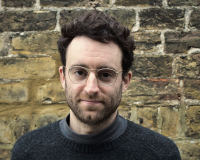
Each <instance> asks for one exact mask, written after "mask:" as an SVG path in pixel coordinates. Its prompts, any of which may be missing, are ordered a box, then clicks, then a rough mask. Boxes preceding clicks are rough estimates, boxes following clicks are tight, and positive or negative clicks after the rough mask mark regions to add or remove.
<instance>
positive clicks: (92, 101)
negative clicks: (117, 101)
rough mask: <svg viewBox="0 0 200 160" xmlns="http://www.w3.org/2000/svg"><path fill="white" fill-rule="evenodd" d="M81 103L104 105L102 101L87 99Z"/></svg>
mask: <svg viewBox="0 0 200 160" xmlns="http://www.w3.org/2000/svg"><path fill="white" fill-rule="evenodd" d="M80 102H83V103H84V104H87V105H97V104H100V103H102V101H98V100H91V99H89V100H87V99H82V100H80Z"/></svg>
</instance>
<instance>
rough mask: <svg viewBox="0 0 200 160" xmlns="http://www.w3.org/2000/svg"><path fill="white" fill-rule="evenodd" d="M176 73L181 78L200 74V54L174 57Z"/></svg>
mask: <svg viewBox="0 0 200 160" xmlns="http://www.w3.org/2000/svg"><path fill="white" fill-rule="evenodd" d="M174 75H175V76H176V77H179V78H181V77H182V78H197V77H199V76H200V54H194V55H189V56H182V57H177V58H175V59H174Z"/></svg>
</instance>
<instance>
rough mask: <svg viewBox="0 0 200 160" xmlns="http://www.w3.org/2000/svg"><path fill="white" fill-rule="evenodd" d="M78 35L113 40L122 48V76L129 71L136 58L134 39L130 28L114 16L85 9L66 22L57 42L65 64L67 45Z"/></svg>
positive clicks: (101, 40)
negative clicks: (82, 12)
mask: <svg viewBox="0 0 200 160" xmlns="http://www.w3.org/2000/svg"><path fill="white" fill-rule="evenodd" d="M76 36H86V37H89V38H91V39H93V40H96V41H99V42H102V43H109V42H111V41H112V42H114V43H115V44H117V45H118V46H119V47H120V48H121V49H122V69H123V74H122V77H124V76H125V75H126V74H127V73H128V71H129V69H130V67H131V65H132V62H133V60H134V57H133V56H134V54H133V50H134V49H135V45H134V40H133V37H132V36H130V30H129V28H128V27H125V26H123V25H122V24H120V23H119V22H118V21H117V20H115V18H114V17H109V16H108V15H106V14H105V13H104V12H101V11H98V10H92V11H85V12H84V14H82V15H81V16H80V17H77V18H75V19H74V20H73V21H71V22H70V23H69V24H64V25H63V27H62V29H61V37H60V39H59V40H58V42H57V44H58V51H59V53H60V58H61V61H62V64H63V66H65V65H66V50H67V47H68V46H69V44H70V42H71V41H72V40H73V38H75V37H76Z"/></svg>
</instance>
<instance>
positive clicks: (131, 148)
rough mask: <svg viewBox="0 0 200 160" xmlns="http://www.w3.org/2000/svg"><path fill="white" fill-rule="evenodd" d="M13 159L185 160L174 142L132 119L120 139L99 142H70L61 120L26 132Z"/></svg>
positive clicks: (17, 144) (16, 146) (13, 152)
mask: <svg viewBox="0 0 200 160" xmlns="http://www.w3.org/2000/svg"><path fill="white" fill-rule="evenodd" d="M11 160H181V158H180V154H179V151H178V148H177V146H176V145H175V144H174V142H173V141H172V140H170V139H168V138H166V137H164V136H162V135H160V134H158V133H156V132H154V131H151V130H149V129H147V128H144V127H142V126H140V125H137V124H135V123H133V122H130V121H128V124H127V128H126V130H125V131H124V133H123V134H122V135H121V136H119V137H118V138H116V139H114V140H112V141H109V142H105V143H98V144H83V143H77V142H74V141H70V140H69V139H67V138H66V137H65V136H64V135H63V134H62V133H61V131H60V129H59V121H57V122H55V123H52V124H50V125H47V126H44V127H42V128H39V129H37V130H35V131H32V132H29V133H27V134H25V135H23V136H22V137H21V138H20V139H19V140H18V141H17V143H16V144H15V145H14V147H13V151H12V158H11Z"/></svg>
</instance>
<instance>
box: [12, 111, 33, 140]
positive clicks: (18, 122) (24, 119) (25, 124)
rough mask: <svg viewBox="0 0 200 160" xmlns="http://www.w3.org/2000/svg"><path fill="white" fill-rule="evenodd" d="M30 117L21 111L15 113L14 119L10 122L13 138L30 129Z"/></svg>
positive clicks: (17, 137)
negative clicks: (19, 113)
mask: <svg viewBox="0 0 200 160" xmlns="http://www.w3.org/2000/svg"><path fill="white" fill-rule="evenodd" d="M31 126H32V117H31V115H29V114H26V113H23V114H21V115H16V116H15V120H14V122H13V123H12V131H13V133H14V137H15V140H17V139H19V138H20V137H21V136H22V135H24V134H25V133H27V132H30V131H31V130H32V128H31Z"/></svg>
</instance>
